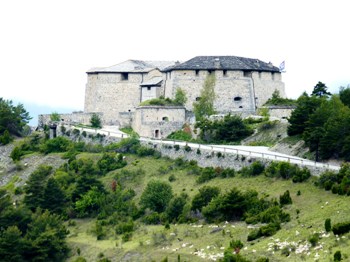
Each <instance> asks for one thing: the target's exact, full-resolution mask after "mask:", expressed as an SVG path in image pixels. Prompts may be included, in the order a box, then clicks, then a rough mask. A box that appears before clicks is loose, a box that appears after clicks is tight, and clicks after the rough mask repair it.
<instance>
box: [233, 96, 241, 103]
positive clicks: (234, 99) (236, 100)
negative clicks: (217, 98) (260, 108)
mask: <svg viewBox="0 0 350 262" xmlns="http://www.w3.org/2000/svg"><path fill="white" fill-rule="evenodd" d="M233 101H235V102H238V101H242V97H240V96H236V97H235V98H233Z"/></svg>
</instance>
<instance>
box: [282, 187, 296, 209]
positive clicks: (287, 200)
mask: <svg viewBox="0 0 350 262" xmlns="http://www.w3.org/2000/svg"><path fill="white" fill-rule="evenodd" d="M292 203H293V201H292V198H291V197H290V194H289V190H287V191H286V192H284V193H283V195H281V196H280V205H281V206H284V205H289V204H292Z"/></svg>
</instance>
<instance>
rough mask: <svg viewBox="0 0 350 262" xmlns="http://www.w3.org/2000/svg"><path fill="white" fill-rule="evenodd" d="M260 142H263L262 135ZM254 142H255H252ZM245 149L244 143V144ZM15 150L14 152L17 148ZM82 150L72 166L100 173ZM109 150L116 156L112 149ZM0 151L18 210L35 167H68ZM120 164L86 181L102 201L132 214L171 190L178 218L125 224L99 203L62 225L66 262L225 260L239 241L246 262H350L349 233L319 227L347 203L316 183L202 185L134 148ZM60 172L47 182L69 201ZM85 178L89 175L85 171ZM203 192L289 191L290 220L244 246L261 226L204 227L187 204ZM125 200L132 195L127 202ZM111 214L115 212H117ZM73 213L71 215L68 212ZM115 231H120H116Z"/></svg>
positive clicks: (236, 178)
mask: <svg viewBox="0 0 350 262" xmlns="http://www.w3.org/2000/svg"><path fill="white" fill-rule="evenodd" d="M260 136H262V137H268V136H264V135H262V134H260ZM250 139H256V135H255V138H254V135H253V137H251V138H250ZM269 139H270V138H269ZM279 139H283V137H279ZM262 140H263V139H261V138H260V141H262ZM245 143H247V144H248V143H251V142H249V139H247V140H245ZM15 145H18V142H16V144H15ZM80 147H81V145H80ZM67 148H69V147H67ZM86 148H87V149H88V150H87V151H86V150H85V152H80V153H79V152H77V155H76V156H75V158H76V159H77V160H79V159H81V160H82V161H83V162H81V163H84V161H86V160H88V162H85V163H89V162H91V163H94V165H96V167H98V166H99V167H102V166H101V164H99V163H101V159H104V158H105V153H104V152H103V151H104V150H102V148H100V147H96V146H95V147H91V146H89V147H86ZM113 148H115V149H116V150H119V149H118V148H120V146H119V147H118V146H115V147H113ZM0 149H1V166H2V169H1V170H2V173H1V181H2V188H3V189H6V190H7V191H8V192H9V193H11V195H12V197H13V198H14V199H16V200H17V202H18V203H21V202H22V200H23V197H25V196H26V194H25V193H24V192H23V189H21V188H23V185H25V183H26V181H27V179H28V177H29V176H30V174H32V173H33V171H34V170H36V168H37V167H38V166H39V165H41V164H46V165H50V166H53V168H54V170H55V169H57V168H59V167H60V166H62V164H64V163H67V161H68V159H62V157H63V156H65V158H67V154H66V153H49V154H45V155H43V154H41V153H35V152H34V153H31V154H29V155H25V156H23V157H22V158H21V161H20V162H18V163H16V164H14V163H13V162H12V160H11V159H9V158H8V154H9V153H10V152H11V151H12V149H13V145H11V144H10V145H8V146H2V147H0ZM101 150H102V151H101ZM135 152H136V151H135ZM124 160H125V161H126V162H125V166H124V164H123V165H118V168H117V169H116V170H111V171H108V170H106V172H103V173H102V174H101V173H96V174H97V176H95V175H94V176H95V177H96V178H97V179H98V181H100V182H101V183H102V185H103V187H104V190H106V192H107V193H106V194H108V195H111V194H112V195H113V192H112V191H113V190H111V186H112V185H113V183H114V182H113V181H115V182H116V183H115V187H116V189H114V190H116V191H115V193H114V194H117V192H120V193H122V194H124V196H123V195H121V196H122V197H123V198H124V199H125V200H124V202H125V201H126V202H125V203H126V204H127V205H129V207H128V210H129V209H130V207H132V206H133V205H134V204H135V205H136V208H139V207H140V205H141V202H142V195H143V193H144V192H145V190H146V188H147V186H148V185H149V183H150V181H153V180H156V181H159V182H164V183H166V184H168V185H170V186H171V190H172V192H173V198H176V197H179V196H183V195H186V198H185V199H186V202H185V205H184V206H182V208H183V209H181V210H182V211H180V213H182V215H181V216H179V217H178V218H176V219H174V220H173V221H169V224H168V222H166V220H165V217H164V215H162V214H160V216H159V218H157V219H156V222H152V223H151V224H149V222H147V223H146V222H145V221H146V220H145V219H148V220H149V219H151V217H152V216H151V215H152V214H153V215H154V214H155V213H152V212H150V210H148V211H147V210H146V211H145V212H146V213H142V212H141V213H138V214H137V215H135V216H133V215H131V213H125V214H126V215H125V217H126V218H127V217H129V218H127V219H126V220H125V217H123V216H124V215H122V214H123V212H130V211H127V210H126V211H113V206H112V203H114V202H113V201H114V200H112V199H111V201H112V202H110V204H108V203H102V202H101V204H102V206H103V209H100V208H99V207H96V208H97V209H95V210H96V211H92V212H90V211H89V212H88V213H85V214H84V215H80V216H81V218H79V215H78V213H76V214H75V215H69V216H70V218H69V217H66V220H65V222H64V223H65V225H66V226H67V228H68V230H69V234H68V235H67V238H66V240H67V243H68V247H69V248H70V253H69V256H68V261H84V260H82V258H84V259H86V261H103V258H105V260H104V261H108V259H109V260H110V261H163V260H164V259H165V258H167V259H168V261H179V260H180V261H215V260H219V259H222V258H223V256H224V252H225V251H226V252H228V250H231V251H229V252H231V253H232V248H231V249H228V248H229V245H230V242H231V241H233V240H235V241H238V240H240V241H241V242H242V243H243V247H242V248H241V249H240V252H239V254H240V256H241V257H244V258H246V259H249V261H258V259H259V258H260V259H262V258H263V257H264V258H269V261H285V260H286V261H315V260H319V261H332V259H333V254H334V253H335V251H338V250H339V251H341V254H342V256H343V258H345V259H346V258H348V256H349V255H350V253H349V251H348V248H347V247H348V245H349V244H350V242H349V233H347V234H343V235H342V236H336V235H334V234H333V233H332V232H329V233H327V232H325V226H324V225H325V219H326V218H330V219H331V221H332V224H336V223H339V222H346V221H348V218H349V217H350V209H349V208H348V203H349V197H348V196H344V195H342V196H340V195H335V194H332V193H331V192H330V191H325V190H324V189H321V188H319V187H316V186H315V185H314V183H315V182H317V181H318V178H316V177H311V178H309V179H308V180H307V181H304V182H302V183H293V182H292V180H291V179H283V178H281V177H276V176H271V175H269V171H266V168H268V167H267V166H265V171H264V174H260V175H257V174H255V175H254V176H251V175H247V174H249V172H251V171H252V170H253V169H248V171H247V170H245V171H243V170H241V171H240V172H239V170H236V172H234V175H233V173H232V172H231V175H222V174H223V170H220V169H216V170H214V171H215V172H214V173H212V174H214V175H213V176H209V177H208V176H204V174H207V173H208V169H200V168H198V167H197V166H196V164H195V163H185V162H183V161H182V160H181V159H177V160H170V159H168V158H160V157H159V154H155V153H154V152H153V151H152V150H151V151H149V150H146V149H145V148H143V149H142V147H141V149H140V148H139V149H138V150H137V152H136V153H126V154H124ZM124 160H123V161H124ZM69 161H71V160H69ZM84 165H85V164H84ZM63 167H64V166H63ZM67 168H68V167H64V169H62V168H59V169H58V170H61V171H58V172H57V171H56V172H53V173H52V174H51V175H50V176H51V177H53V178H55V180H57V181H58V182H59V184H60V185H61V186H62V188H63V189H64V192H65V193H66V194H70V193H69V192H72V190H74V187H72V186H73V185H74V184H76V183H78V182H77V180H76V182H74V179H75V178H74V177H73V181H72V182H70V183H73V184H72V186H71V185H69V184H65V185H64V183H66V182H64V181H68V180H69V179H68V177H66V176H65V175H64V174H63V173H62V171H63V170H66V169H67ZM82 168H83V166H82ZM5 170H7V171H6V172H5ZM67 170H68V169H67ZM90 170H91V171H90V172H95V171H93V169H90ZM249 170H250V171H249ZM269 170H270V169H269ZM79 172H80V171H79ZM79 172H78V173H77V175H78V176H79ZM73 176H75V175H73ZM67 179H68V180H67ZM62 181H63V182H62ZM204 186H211V187H218V188H219V189H220V190H221V195H223V196H224V195H225V194H228V193H229V192H231V191H232V189H234V188H235V189H237V190H239V192H242V194H244V192H252V190H254V191H256V192H257V193H258V197H259V199H264V201H273V200H274V199H275V200H276V201H278V199H280V196H281V195H283V194H284V193H285V192H286V191H287V190H289V193H290V197H291V199H292V204H287V205H283V206H282V208H281V210H282V212H285V213H287V214H289V216H290V220H289V221H284V222H282V223H281V224H280V227H281V229H280V230H277V232H276V233H274V234H272V235H271V236H265V237H264V236H263V237H260V238H258V239H256V240H253V241H248V240H247V238H248V236H249V235H251V234H252V232H253V231H254V230H257V229H258V228H261V227H262V226H264V225H266V223H261V222H258V223H253V224H247V223H246V222H244V217H242V218H239V219H237V218H236V219H232V220H230V219H228V220H223V219H218V218H216V219H215V220H216V222H215V223H214V221H213V222H211V223H209V222H207V221H208V218H206V217H205V216H203V214H201V213H196V212H193V211H190V207H191V201H193V199H194V198H195V196H196V195H198V193H199V192H200V191H199V189H203V187H204ZM112 188H113V186H112ZM130 189H131V191H130ZM89 192H90V191H89ZM123 192H124V193H123ZM128 192H129V193H130V192H133V193H132V195H130V196H128V197H127V195H128V194H129V193H128ZM86 194H88V193H86ZM118 194H119V193H118ZM125 194H127V195H125ZM106 196H107V195H106ZM125 197H127V198H125ZM130 197H131V198H130ZM130 201H131V202H130ZM259 201H260V200H259ZM115 203H118V202H115ZM266 203H267V202H266ZM271 203H272V202H271ZM113 205H115V204H113ZM118 205H120V204H118ZM106 208H107V209H106ZM111 208H112V210H111ZM115 208H116V210H120V207H118V206H115ZM123 208H125V206H124V207H123ZM178 208H180V207H178ZM123 210H125V209H123ZM175 210H176V209H175ZM78 211H79V210H78V209H76V212H78ZM96 212H97V213H96ZM106 212H107V213H106ZM118 212H122V213H118ZM166 212H167V213H164V214H168V216H169V214H170V213H169V211H168V209H166ZM217 212H218V211H217ZM102 214H104V215H102ZM130 215H131V216H133V217H134V218H133V222H132V225H133V226H132V228H133V229H132V231H130V232H129V231H128V230H127V229H126V228H125V226H126V225H128V224H127V223H130V221H131V220H128V219H130ZM204 215H205V214H204ZM181 217H182V218H181ZM68 218H69V219H68ZM153 219H154V217H153ZM127 221H129V222H127ZM157 221H158V222H157ZM122 225H123V228H124V229H122V230H121V229H120V228H121V226H122ZM120 230H121V231H120ZM125 230H126V231H125ZM123 232H124V233H123ZM315 234H316V235H315ZM316 236H317V237H316ZM77 259H80V260H77ZM242 261H243V260H242ZM244 261H245V260H244ZM259 261H267V260H259Z"/></svg>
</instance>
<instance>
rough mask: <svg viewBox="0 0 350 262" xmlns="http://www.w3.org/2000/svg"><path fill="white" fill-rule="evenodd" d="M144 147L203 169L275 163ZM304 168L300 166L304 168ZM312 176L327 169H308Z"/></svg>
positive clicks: (169, 147) (202, 151) (201, 151)
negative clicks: (258, 162)
mask: <svg viewBox="0 0 350 262" xmlns="http://www.w3.org/2000/svg"><path fill="white" fill-rule="evenodd" d="M142 145H144V146H147V147H151V148H154V149H156V150H157V151H159V152H160V153H161V155H162V156H167V157H169V158H171V159H176V158H183V159H184V160H186V161H191V160H195V161H197V163H198V165H199V166H201V167H221V168H234V169H235V170H240V169H241V168H243V167H245V166H249V165H251V164H252V163H253V162H255V161H260V162H262V163H264V164H269V163H271V162H273V160H270V159H263V158H258V157H249V156H243V155H240V154H232V153H221V152H214V151H212V150H208V149H199V150H197V149H188V148H186V147H185V146H180V147H179V149H178V150H176V148H175V146H172V145H166V144H157V145H155V144H152V143H149V142H142ZM303 167H304V166H300V168H303ZM307 168H308V169H309V170H310V172H311V174H312V175H314V176H319V175H320V174H322V173H323V172H325V169H322V168H320V167H310V166H308V167H307Z"/></svg>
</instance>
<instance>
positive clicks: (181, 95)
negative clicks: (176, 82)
mask: <svg viewBox="0 0 350 262" xmlns="http://www.w3.org/2000/svg"><path fill="white" fill-rule="evenodd" d="M186 102H187V97H186V93H185V91H183V90H182V89H181V88H177V89H176V93H175V99H174V103H175V104H177V105H181V106H183V105H185V103H186Z"/></svg>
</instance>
